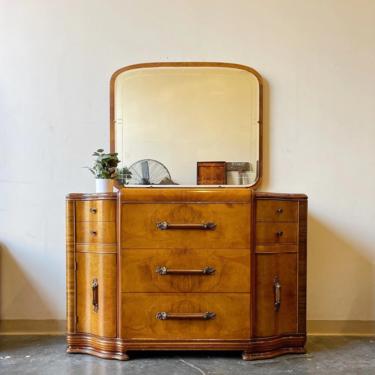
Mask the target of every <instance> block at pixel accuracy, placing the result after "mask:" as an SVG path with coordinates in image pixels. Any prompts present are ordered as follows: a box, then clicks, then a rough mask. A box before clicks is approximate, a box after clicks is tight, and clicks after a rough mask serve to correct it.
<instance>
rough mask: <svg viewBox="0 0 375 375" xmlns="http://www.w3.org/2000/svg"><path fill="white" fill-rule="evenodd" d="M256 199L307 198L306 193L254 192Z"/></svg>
mask: <svg viewBox="0 0 375 375" xmlns="http://www.w3.org/2000/svg"><path fill="white" fill-rule="evenodd" d="M255 196H256V199H277V200H293V199H294V200H304V199H307V195H306V194H286V193H265V192H259V191H257V192H255Z"/></svg>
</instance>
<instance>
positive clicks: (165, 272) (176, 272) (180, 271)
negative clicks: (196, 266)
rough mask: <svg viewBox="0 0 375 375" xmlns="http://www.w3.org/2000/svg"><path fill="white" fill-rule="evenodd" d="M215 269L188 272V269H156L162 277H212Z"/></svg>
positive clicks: (207, 268) (208, 268) (206, 268)
mask: <svg viewBox="0 0 375 375" xmlns="http://www.w3.org/2000/svg"><path fill="white" fill-rule="evenodd" d="M215 271H216V270H215V268H213V267H210V266H207V267H204V268H202V269H201V270H188V269H174V268H167V267H166V266H158V267H156V270H155V272H156V273H158V274H159V275H161V276H164V275H212V274H213V273H214V272H215Z"/></svg>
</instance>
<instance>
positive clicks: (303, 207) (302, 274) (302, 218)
mask: <svg viewBox="0 0 375 375" xmlns="http://www.w3.org/2000/svg"><path fill="white" fill-rule="evenodd" d="M298 213H299V219H298V221H299V226H298V231H299V235H298V238H299V242H298V276H297V277H298V281H297V282H298V333H301V334H306V297H307V293H306V287H307V280H306V278H307V200H304V201H300V202H299V205H298Z"/></svg>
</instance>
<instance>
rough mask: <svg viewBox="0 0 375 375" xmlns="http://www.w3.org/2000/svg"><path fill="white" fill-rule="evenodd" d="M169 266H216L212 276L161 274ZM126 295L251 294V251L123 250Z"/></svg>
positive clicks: (122, 287) (122, 265) (182, 267)
mask: <svg viewBox="0 0 375 375" xmlns="http://www.w3.org/2000/svg"><path fill="white" fill-rule="evenodd" d="M160 266H165V267H167V268H171V269H178V270H189V269H190V270H199V269H204V268H205V267H212V268H213V269H214V270H215V271H214V272H213V273H212V274H209V275H199V274H193V275H178V274H177V275H175V274H172V275H168V274H167V275H160V274H159V273H157V272H156V269H157V268H158V267H160ZM121 267H122V270H124V272H123V276H122V278H121V284H122V285H121V290H122V291H123V292H232V293H234V292H246V293H249V292H250V251H249V250H248V249H244V250H240V249H238V250H236V251H233V250H232V249H224V250H223V249H215V250H212V249H211V250H207V249H186V248H185V249H153V250H138V249H127V250H123V251H122V256H121Z"/></svg>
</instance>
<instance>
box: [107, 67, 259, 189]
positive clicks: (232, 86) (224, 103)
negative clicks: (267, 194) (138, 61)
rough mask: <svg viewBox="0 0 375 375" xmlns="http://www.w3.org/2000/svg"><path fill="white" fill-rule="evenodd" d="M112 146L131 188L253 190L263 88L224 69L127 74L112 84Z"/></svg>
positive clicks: (158, 69) (254, 79)
mask: <svg viewBox="0 0 375 375" xmlns="http://www.w3.org/2000/svg"><path fill="white" fill-rule="evenodd" d="M113 90H114V91H113V105H112V110H113V114H112V119H113V127H114V146H115V151H116V152H118V153H119V158H120V160H121V163H122V167H126V168H128V169H129V170H130V172H131V173H128V171H127V169H124V178H123V183H124V184H130V185H150V184H153V185H197V184H198V185H250V186H251V185H253V184H254V183H255V182H256V181H257V178H258V176H259V159H260V152H259V151H260V150H259V147H260V82H259V79H258V77H257V76H256V75H255V74H253V73H252V72H251V71H248V70H244V69H238V68H232V67H223V66H204V67H202V66H154V67H146V68H137V69H130V70H125V71H123V72H121V73H120V74H118V75H117V76H116V78H115V80H114V82H113Z"/></svg>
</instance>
